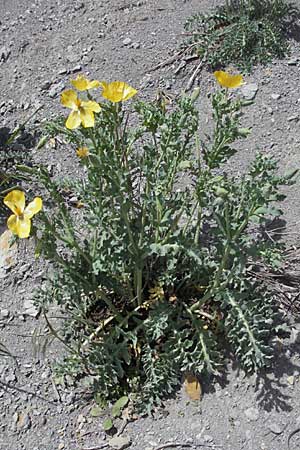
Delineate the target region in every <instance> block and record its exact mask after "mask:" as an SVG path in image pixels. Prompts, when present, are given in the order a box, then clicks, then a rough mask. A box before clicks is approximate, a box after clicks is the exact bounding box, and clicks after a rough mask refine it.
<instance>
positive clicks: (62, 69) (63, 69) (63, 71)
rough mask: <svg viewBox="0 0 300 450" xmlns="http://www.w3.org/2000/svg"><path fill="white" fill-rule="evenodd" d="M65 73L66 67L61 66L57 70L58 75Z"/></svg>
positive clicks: (66, 71)
mask: <svg viewBox="0 0 300 450" xmlns="http://www.w3.org/2000/svg"><path fill="white" fill-rule="evenodd" d="M66 73H68V69H67V68H66V67H61V68H60V69H59V70H58V74H59V75H65V74H66Z"/></svg>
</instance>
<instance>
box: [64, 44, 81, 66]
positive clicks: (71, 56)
mask: <svg viewBox="0 0 300 450" xmlns="http://www.w3.org/2000/svg"><path fill="white" fill-rule="evenodd" d="M66 57H67V60H68V61H69V62H70V63H77V62H78V61H79V60H80V56H79V55H78V53H77V52H76V51H75V50H74V49H73V47H72V45H69V46H68V48H67V55H66Z"/></svg>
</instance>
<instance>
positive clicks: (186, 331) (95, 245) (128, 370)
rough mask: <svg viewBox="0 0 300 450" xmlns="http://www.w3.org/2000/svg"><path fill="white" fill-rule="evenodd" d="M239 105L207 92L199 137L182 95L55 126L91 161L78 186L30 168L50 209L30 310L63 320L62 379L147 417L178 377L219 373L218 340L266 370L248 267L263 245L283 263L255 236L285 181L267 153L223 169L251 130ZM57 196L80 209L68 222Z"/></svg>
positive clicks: (247, 364) (265, 301)
mask: <svg viewBox="0 0 300 450" xmlns="http://www.w3.org/2000/svg"><path fill="white" fill-rule="evenodd" d="M242 106H243V105H242V103H241V102H240V101H239V100H233V99H232V98H231V97H230V96H229V95H228V94H227V93H226V92H225V91H219V92H216V93H214V94H213V96H212V109H213V118H214V130H213V132H212V134H211V135H210V136H207V137H206V138H205V139H204V138H203V139H199V118H198V112H197V110H196V107H195V104H194V102H193V100H192V99H191V98H188V97H182V98H179V99H178V100H177V101H176V103H175V104H174V105H173V106H172V107H166V105H164V104H162V103H161V102H159V103H157V102H152V103H144V102H137V103H136V104H135V107H134V111H133V112H131V113H130V112H128V111H127V112H125V110H123V109H122V107H121V106H120V105H116V104H112V103H105V104H103V105H102V109H101V111H100V112H99V113H98V114H97V115H96V119H95V120H96V123H95V127H94V128H93V129H85V128H81V127H79V128H78V129H77V130H75V131H69V130H65V129H64V127H63V126H61V125H60V124H52V125H51V127H50V128H51V132H52V135H53V134H55V133H58V132H59V133H62V134H64V138H65V139H67V140H69V141H70V142H71V143H72V144H73V145H74V147H82V146H83V145H85V146H86V147H87V148H88V152H87V151H86V152H85V155H86V156H85V157H82V158H81V159H80V164H81V165H82V166H83V168H84V170H83V171H82V173H81V178H80V180H78V181H77V180H68V179H64V180H57V178H55V179H54V178H52V177H51V176H50V175H49V173H48V172H47V170H46V169H44V168H42V167H39V168H36V169H32V170H31V176H32V177H34V178H36V179H37V181H38V182H39V183H41V184H42V185H43V188H46V190H47V191H48V194H49V198H48V204H49V205H50V204H51V205H52V208H51V209H48V208H47V199H46V198H45V199H44V200H45V201H44V204H45V205H46V206H45V208H44V210H43V212H41V213H40V219H41V221H42V224H43V225H42V227H41V228H40V230H39V233H40V237H39V242H38V248H39V250H38V253H39V254H40V255H41V256H42V257H44V258H46V259H48V260H50V262H51V264H52V270H51V274H49V277H48V281H47V283H46V284H45V285H44V286H42V287H41V289H40V290H39V291H38V292H37V294H36V301H37V303H38V304H39V306H41V308H42V309H43V311H44V313H45V315H47V310H48V308H49V307H51V306H52V305H53V304H55V305H58V306H59V308H60V309H61V311H62V312H63V314H64V320H63V323H62V329H61V330H56V331H55V332H56V336H57V337H59V338H60V339H61V340H62V341H63V342H64V343H65V345H66V348H67V354H66V355H65V357H64V360H63V361H62V362H61V364H60V365H59V367H58V369H57V370H58V371H59V372H60V373H62V374H69V375H71V376H72V377H74V378H75V379H78V380H84V381H85V385H88V386H89V387H90V388H92V389H93V390H94V391H95V392H98V395H101V397H102V399H104V400H105V401H110V400H116V399H118V398H120V397H122V396H124V395H127V394H128V393H129V392H130V393H131V398H132V400H133V401H134V402H135V404H136V405H139V406H140V407H141V408H142V409H144V410H147V411H148V412H149V411H151V409H152V408H153V406H154V405H158V404H160V403H161V401H162V399H163V398H165V397H166V396H168V395H171V394H172V393H173V392H174V391H175V390H176V389H177V388H178V386H179V384H180V378H181V376H182V374H184V373H194V374H196V375H201V376H204V375H205V374H217V373H219V372H220V371H221V370H222V366H221V365H222V357H223V353H224V343H226V345H230V346H231V349H232V351H233V352H234V353H235V355H236V357H237V359H238V360H239V361H240V363H241V365H242V366H243V367H244V368H245V370H247V371H252V370H257V369H259V368H261V367H263V366H266V365H269V364H270V362H271V359H272V347H271V345H270V337H271V336H272V329H273V325H274V323H275V322H276V320H278V314H277V307H276V302H275V300H274V298H273V296H272V293H267V289H266V287H263V289H262V287H261V286H260V285H259V284H258V283H257V280H256V278H255V276H254V275H253V266H254V265H255V263H257V265H258V263H264V255H266V249H267V248H268V249H269V251H268V252H267V253H268V260H269V261H270V259H272V252H273V251H274V255H275V254H276V261H277V260H278V251H279V250H278V248H277V247H276V244H274V243H273V242H269V241H267V240H266V237H265V234H264V233H263V232H262V229H263V227H264V224H265V223H266V221H267V220H268V219H269V218H270V217H274V216H277V215H280V213H281V212H280V210H279V209H278V208H277V207H274V205H277V204H278V201H280V200H282V198H283V197H282V195H281V194H280V186H281V185H284V184H287V183H290V182H292V181H291V179H292V178H293V177H292V175H291V176H289V177H288V176H287V177H284V176H278V175H277V164H276V162H275V161H273V160H271V159H270V158H268V157H267V156H265V155H262V154H259V155H257V157H256V158H255V160H254V162H253V163H252V165H251V167H250V169H249V171H248V172H247V173H246V174H244V175H243V176H241V177H236V176H235V175H231V174H230V173H227V172H226V171H225V170H224V164H225V163H226V164H227V163H228V161H229V160H230V158H231V156H232V155H233V154H234V153H235V149H234V142H235V141H236V140H238V139H241V138H244V137H245V135H247V133H248V131H249V130H245V129H242V128H241V127H240V117H241V110H242ZM50 128H49V129H50ZM200 136H201V138H202V137H203V136H205V134H204V132H203V130H200ZM227 167H228V164H227ZM66 186H67V187H68V189H69V191H71V192H74V195H76V196H77V198H78V199H80V201H81V202H82V205H83V207H82V208H81V209H80V210H76V214H75V213H74V210H72V209H70V208H69V206H68V204H67V202H66V200H65V198H64V195H63V192H64V189H65V187H66ZM50 202H51V203H50ZM262 242H264V244H265V245H264V246H262ZM274 246H275V249H274ZM249 268H251V270H249Z"/></svg>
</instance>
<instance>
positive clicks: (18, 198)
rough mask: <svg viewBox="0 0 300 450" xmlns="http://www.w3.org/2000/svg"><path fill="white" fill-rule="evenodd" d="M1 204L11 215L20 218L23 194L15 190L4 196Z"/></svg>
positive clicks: (23, 199) (23, 201) (23, 205)
mask: <svg viewBox="0 0 300 450" xmlns="http://www.w3.org/2000/svg"><path fill="white" fill-rule="evenodd" d="M3 202H4V204H5V205H6V206H7V207H8V208H9V209H10V210H11V211H12V212H13V213H15V214H16V215H17V216H20V215H21V214H23V211H24V208H25V194H24V192H23V191H19V190H18V189H15V190H13V191H11V192H9V193H8V194H7V195H6V197H5V198H4V200H3Z"/></svg>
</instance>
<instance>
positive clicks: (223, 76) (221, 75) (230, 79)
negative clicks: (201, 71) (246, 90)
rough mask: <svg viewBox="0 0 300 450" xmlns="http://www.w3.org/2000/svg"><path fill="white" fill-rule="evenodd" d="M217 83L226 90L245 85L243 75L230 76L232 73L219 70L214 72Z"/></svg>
mask: <svg viewBox="0 0 300 450" xmlns="http://www.w3.org/2000/svg"><path fill="white" fill-rule="evenodd" d="M214 76H215V77H216V80H217V82H218V83H219V84H220V85H221V86H223V87H225V88H229V89H230V88H237V87H239V86H241V85H242V84H244V82H243V75H230V73H227V72H223V70H217V71H216V72H214Z"/></svg>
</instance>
